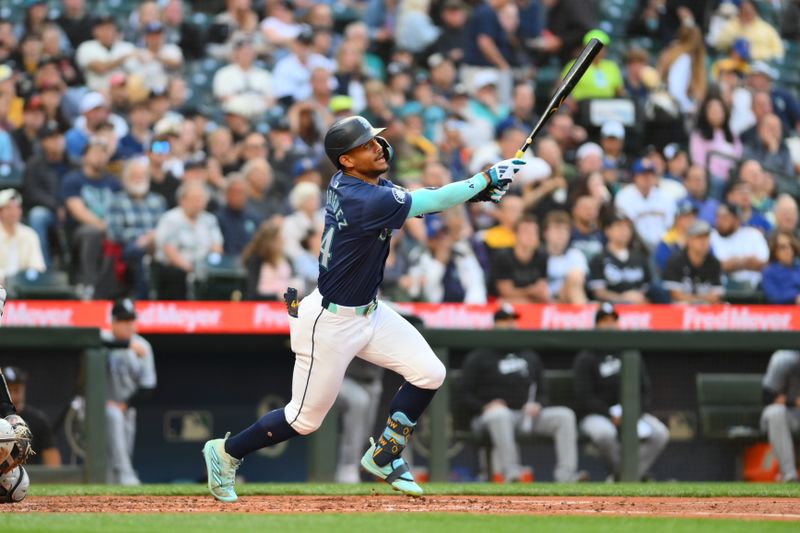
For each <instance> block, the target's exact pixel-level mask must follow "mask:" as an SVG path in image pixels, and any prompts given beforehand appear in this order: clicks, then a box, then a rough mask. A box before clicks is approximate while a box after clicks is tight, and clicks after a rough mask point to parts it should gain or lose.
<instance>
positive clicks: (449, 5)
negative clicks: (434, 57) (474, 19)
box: [431, 0, 470, 65]
mask: <svg viewBox="0 0 800 533" xmlns="http://www.w3.org/2000/svg"><path fill="white" fill-rule="evenodd" d="M440 17H441V20H442V32H441V33H440V34H439V38H438V39H437V40H436V42H435V43H434V44H433V46H431V52H434V53H439V54H442V56H444V57H446V58H448V59H449V60H450V61H452V62H453V63H454V64H455V65H460V64H461V62H462V61H463V59H464V54H465V51H466V49H467V47H468V46H469V40H470V36H469V30H468V28H467V21H468V19H469V13H468V12H467V5H466V4H465V3H464V1H463V0H445V2H444V3H443V4H442V8H441V13H440Z"/></svg>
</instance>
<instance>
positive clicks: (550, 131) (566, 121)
mask: <svg viewBox="0 0 800 533" xmlns="http://www.w3.org/2000/svg"><path fill="white" fill-rule="evenodd" d="M546 129H547V136H548V137H550V138H552V139H553V140H554V141H555V142H556V143H557V144H558V147H559V148H561V154H562V156H563V158H564V160H565V161H566V162H567V163H573V162H575V149H576V148H577V147H578V146H580V145H582V144H583V143H584V142H585V141H586V139H587V134H586V130H585V129H584V128H583V127H581V126H577V125H576V124H575V121H574V120H573V118H572V115H570V114H569V113H566V112H560V113H556V114H555V115H554V116H553V118H552V119H550V122H549V123H548V124H547V128H546Z"/></svg>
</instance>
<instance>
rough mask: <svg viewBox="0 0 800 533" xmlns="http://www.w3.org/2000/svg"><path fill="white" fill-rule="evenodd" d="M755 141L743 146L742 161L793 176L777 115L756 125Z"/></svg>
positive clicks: (789, 156) (790, 157)
mask: <svg viewBox="0 0 800 533" xmlns="http://www.w3.org/2000/svg"><path fill="white" fill-rule="evenodd" d="M756 135H757V137H756V139H755V140H754V142H753V143H752V144H746V145H745V146H744V152H743V154H742V158H743V159H754V160H756V161H758V162H759V163H761V166H762V167H764V168H768V169H769V170H772V171H774V172H779V173H780V174H782V175H784V176H787V177H788V176H793V175H794V174H795V164H794V163H793V162H792V156H791V154H790V153H789V147H788V146H786V142H785V141H784V140H783V126H782V125H781V119H780V118H778V116H777V115H773V114H769V115H765V116H764V117H762V118H761V120H759V122H758V124H757V125H756Z"/></svg>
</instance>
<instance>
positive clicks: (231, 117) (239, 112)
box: [212, 98, 253, 165]
mask: <svg viewBox="0 0 800 533" xmlns="http://www.w3.org/2000/svg"><path fill="white" fill-rule="evenodd" d="M222 112H223V113H224V115H223V120H224V122H225V129H227V130H228V132H229V133H230V134H231V142H232V143H234V144H239V143H241V142H242V141H243V140H244V138H245V137H247V136H248V135H250V133H252V131H253V126H252V123H251V121H250V117H252V116H253V112H252V108H251V107H250V106H249V105H248V104H247V102H246V100H243V99H240V98H232V99H230V100H228V101H227V102H225V103H224V104H223V105H222ZM212 133H213V132H212ZM234 148H237V147H234ZM216 152H217V154H219V152H221V150H217V151H216ZM234 156H235V157H234ZM238 156H239V154H238V152H236V151H235V150H234V151H233V153H231V155H230V156H229V158H230V160H231V161H234V163H233V164H234V165H236V161H238ZM217 157H218V158H219V155H218V156H217Z"/></svg>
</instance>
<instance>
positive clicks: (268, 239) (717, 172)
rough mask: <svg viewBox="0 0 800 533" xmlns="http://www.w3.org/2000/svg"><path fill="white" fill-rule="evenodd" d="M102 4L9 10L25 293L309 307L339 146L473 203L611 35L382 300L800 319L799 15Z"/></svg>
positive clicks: (13, 246)
mask: <svg viewBox="0 0 800 533" xmlns="http://www.w3.org/2000/svg"><path fill="white" fill-rule="evenodd" d="M87 4H91V5H87ZM109 4H110V3H106V2H92V3H86V2H84V1H83V0H65V1H64V2H59V3H55V2H46V1H42V0H25V1H24V2H20V1H16V2H11V3H10V4H9V5H8V6H7V7H5V8H3V9H2V11H0V15H2V16H3V17H4V18H2V19H0V184H2V189H3V190H2V191H0V280H4V281H5V282H6V283H7V284H8V285H9V288H11V289H13V287H14V285H15V283H17V284H24V283H30V282H33V281H35V280H36V279H37V278H38V277H46V276H47V275H49V274H52V273H54V272H63V273H66V275H67V276H68V279H69V280H70V282H71V284H72V286H74V289H75V296H76V297H78V298H82V299H92V298H111V297H118V296H121V295H125V294H130V295H133V296H135V297H136V298H140V299H143V298H159V299H185V298H199V297H203V294H202V293H200V292H199V290H200V289H198V287H202V286H203V284H202V282H203V280H204V279H206V278H207V277H208V276H210V275H213V273H214V272H217V271H220V270H224V269H228V270H234V271H236V272H240V273H241V276H242V281H243V283H242V285H241V287H240V290H237V291H235V292H233V293H232V294H231V293H229V294H228V295H227V297H229V298H230V297H233V298H245V299H278V298H280V295H282V293H283V291H284V290H285V288H286V286H287V285H294V286H297V287H300V288H301V290H302V291H309V290H311V289H312V288H313V286H314V285H315V282H316V277H317V268H318V266H317V257H318V255H319V252H320V248H321V247H323V248H324V246H325V243H324V242H322V241H323V239H322V235H323V231H322V229H323V228H322V224H323V218H324V216H323V215H324V213H323V211H322V206H323V205H324V191H325V187H326V185H327V182H328V180H329V179H330V176H331V175H332V174H333V173H334V172H335V168H334V167H333V166H332V164H331V163H330V161H328V160H327V159H326V158H325V153H324V149H323V146H322V138H323V136H324V133H325V131H326V129H327V127H328V126H329V125H330V124H331V123H332V122H333V121H334V120H336V119H337V118H341V117H344V116H347V115H350V114H360V115H362V116H364V117H366V118H367V119H369V120H370V121H371V122H372V124H373V125H375V126H376V127H381V128H386V130H385V132H384V136H385V137H386V138H387V139H388V140H389V142H390V143H391V144H392V145H393V147H394V150H395V157H394V159H393V161H392V168H391V171H390V173H389V177H390V178H391V179H392V180H393V181H395V182H396V183H398V184H401V185H402V186H404V187H407V188H416V187H438V186H441V185H444V184H446V183H448V182H450V181H452V180H459V179H464V178H466V177H469V176H470V175H472V174H474V173H477V172H480V171H482V170H483V169H485V168H487V167H488V166H490V165H492V164H493V163H496V162H497V161H499V160H500V159H503V158H508V157H511V156H513V154H514V153H515V152H516V150H517V149H518V148H519V147H520V146H521V145H522V144H523V142H524V140H525V138H526V136H527V134H528V133H529V131H530V130H531V128H532V126H533V124H534V123H535V122H536V120H537V118H538V116H537V112H541V111H542V106H543V104H545V103H546V99H547V95H548V94H549V91H550V90H551V89H552V87H553V84H554V83H555V82H557V80H558V79H559V78H560V76H561V74H562V73H563V72H565V71H566V69H568V68H569V66H570V61H571V59H572V58H574V57H575V55H576V53H577V52H578V51H579V50H580V48H581V46H582V44H583V43H584V42H587V41H588V39H590V38H592V37H595V38H598V39H599V40H600V41H602V42H603V43H604V44H605V45H606V47H605V49H604V51H603V52H602V53H601V54H600V55H599V56H598V58H597V59H596V60H595V62H594V63H593V65H592V66H591V67H590V69H589V71H588V72H587V74H586V76H585V77H584V78H583V80H582V81H581V82H580V83H579V84H578V86H577V87H576V89H575V91H574V93H573V95H572V97H571V98H570V99H569V100H568V101H567V102H566V103H565V104H564V106H562V109H561V111H560V112H559V113H558V114H557V115H555V116H553V117H552V119H551V120H550V121H549V123H548V125H547V127H546V134H544V135H541V136H540V138H538V139H537V140H536V141H535V144H534V146H533V149H532V150H530V151H529V152H528V154H526V158H527V159H528V164H527V165H526V167H525V169H524V171H523V172H522V173H521V175H520V177H519V179H518V181H517V183H516V184H515V189H514V190H513V191H512V194H510V195H508V196H507V197H506V198H505V199H504V200H503V202H502V203H500V204H499V205H497V206H495V205H492V204H470V205H469V208H467V209H465V208H462V207H459V208H454V209H451V210H448V211H446V212H443V213H440V214H437V215H435V216H428V217H425V218H424V219H413V220H410V221H409V222H408V223H407V224H406V227H405V228H404V229H403V230H402V231H400V232H396V233H395V234H394V236H393V239H392V248H391V253H390V256H389V259H388V261H387V268H386V273H385V277H384V282H383V288H382V290H383V292H384V295H385V296H386V297H387V298H390V299H395V300H419V301H429V302H466V303H485V302H486V301H487V300H488V299H491V298H499V299H502V300H504V301H508V302H510V303H524V302H565V303H585V302H587V301H590V300H597V301H609V302H615V303H645V302H657V303H664V302H670V301H672V302H687V303H715V302H720V301H725V300H728V301H755V302H758V301H766V302H768V303H781V304H787V303H798V302H800V259H798V253H799V252H800V248H799V247H798V240H797V237H798V205H797V199H798V197H800V183H798V180H797V175H798V170H800V138H798V136H797V135H798V132H800V105H799V104H798V101H797V99H796V96H795V91H796V89H797V88H798V84H800V77H797V78H795V77H793V76H792V74H793V73H797V71H796V70H793V69H796V68H800V46H798V45H797V42H796V40H797V38H798V36H800V29H798V28H797V27H796V26H797V21H798V20H800V18H799V17H798V15H797V14H798V11H800V2H796V1H789V0H784V1H782V2H781V1H773V2H754V1H752V0H741V1H739V0H736V1H725V2H721V3H720V2H714V1H712V2H690V1H680V0H642V1H641V2H639V3H637V2H636V1H630V0H600V1H586V0H580V1H579V0H516V1H509V0H486V1H471V2H468V1H465V0H443V1H442V0H387V1H379V0H366V1H361V0H346V1H343V2H311V1H309V0H266V1H257V0H227V1H226V2H224V5H222V4H221V3H219V4H220V5H219V6H218V7H219V8H220V9H221V11H219V12H217V13H215V14H208V13H211V11H212V10H213V8H214V5H215V2H199V3H193V4H194V7H193V8H192V6H190V5H189V3H182V2H181V1H180V0H161V1H159V2H155V1H148V2H142V3H138V2H125V1H123V2H121V5H120V2H117V3H114V4H113V5H114V6H116V9H115V10H113V11H109V10H106V9H105V8H107V7H108V6H109ZM126 5H127V9H125V7H126ZM204 7H208V8H209V9H208V10H206V11H200V8H204ZM190 8H192V9H195V12H194V13H191V12H189V9H190ZM781 14H783V15H784V16H779V15H781ZM778 20H780V21H782V24H781V25H780V27H778V26H775V25H773V24H771V22H774V21H778ZM603 30H606V31H603ZM795 62H796V63H795ZM39 273H41V274H39Z"/></svg>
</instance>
